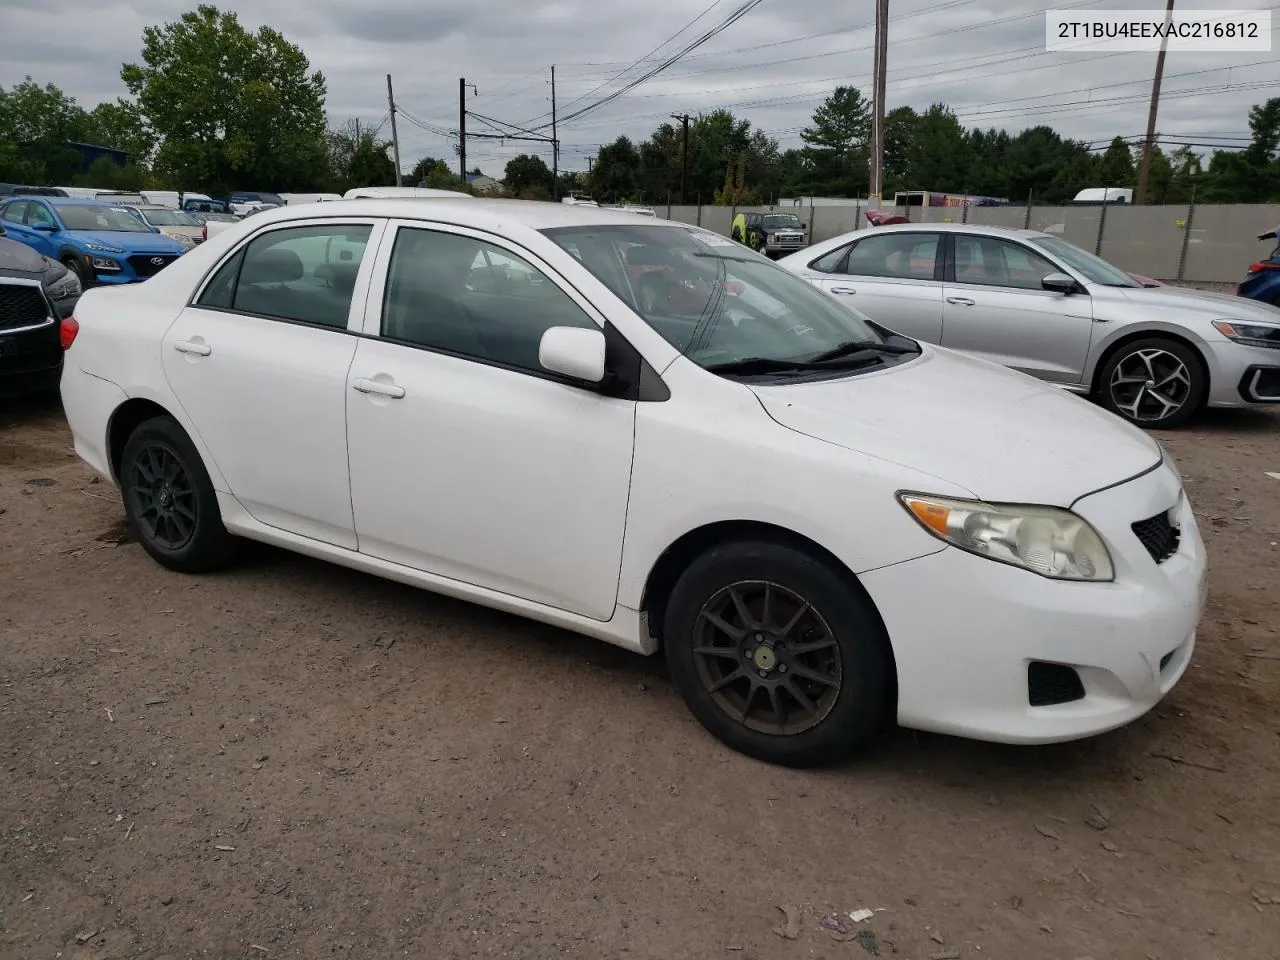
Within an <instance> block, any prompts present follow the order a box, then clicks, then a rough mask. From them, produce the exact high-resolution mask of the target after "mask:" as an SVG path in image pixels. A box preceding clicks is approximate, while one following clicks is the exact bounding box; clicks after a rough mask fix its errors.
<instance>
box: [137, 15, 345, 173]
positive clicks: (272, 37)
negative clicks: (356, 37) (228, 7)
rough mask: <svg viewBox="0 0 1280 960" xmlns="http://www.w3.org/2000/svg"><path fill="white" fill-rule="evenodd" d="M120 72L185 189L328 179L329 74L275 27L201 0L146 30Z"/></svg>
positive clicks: (162, 161) (164, 162)
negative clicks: (137, 58)
mask: <svg viewBox="0 0 1280 960" xmlns="http://www.w3.org/2000/svg"><path fill="white" fill-rule="evenodd" d="M120 76H121V79H123V80H124V83H125V86H126V87H127V88H128V89H129V92H130V93H131V94H132V95H133V96H134V97H135V98H136V99H137V102H138V107H139V109H140V111H141V114H142V117H143V118H144V119H145V121H146V124H147V126H148V128H149V129H150V130H151V132H152V133H153V134H154V135H155V136H156V138H157V139H158V141H159V143H160V147H159V151H158V153H157V156H156V166H157V167H158V168H159V169H160V170H161V171H162V172H163V173H164V174H166V175H167V176H168V177H169V178H170V179H172V180H174V181H175V182H177V183H180V184H181V185H183V186H186V187H188V188H190V187H193V186H194V187H197V188H203V189H205V190H207V191H208V190H211V191H214V192H223V191H225V190H229V189H237V188H239V189H247V188H260V189H264V188H269V189H275V190H299V191H305V190H309V189H313V188H315V187H316V186H318V185H322V184H324V182H325V181H326V179H327V175H328V172H329V171H328V168H329V152H328V150H327V147H326V143H325V115H324V98H325V92H326V88H325V80H324V76H323V75H322V74H321V73H319V72H314V73H313V72H311V68H310V63H309V62H308V60H307V58H306V55H305V54H303V52H302V50H301V49H300V48H298V47H297V46H295V45H294V44H292V43H289V42H288V41H287V40H285V39H284V37H283V36H281V35H280V33H278V32H277V31H276V30H273V29H272V28H271V27H268V26H263V27H260V28H259V29H258V30H257V32H256V33H249V32H248V31H247V30H245V28H244V27H243V26H241V24H240V21H239V19H238V18H237V16H236V14H235V13H230V12H228V13H224V12H222V11H220V10H218V8H217V7H213V6H208V5H201V6H199V7H197V8H196V9H195V10H193V11H188V12H187V13H184V14H183V15H182V16H181V18H180V19H178V20H177V21H174V22H170V23H165V24H163V25H161V26H158V27H156V26H152V27H147V28H146V29H145V30H144V31H143V39H142V63H140V64H137V63H128V64H125V65H124V67H123V68H122V69H121V71H120Z"/></svg>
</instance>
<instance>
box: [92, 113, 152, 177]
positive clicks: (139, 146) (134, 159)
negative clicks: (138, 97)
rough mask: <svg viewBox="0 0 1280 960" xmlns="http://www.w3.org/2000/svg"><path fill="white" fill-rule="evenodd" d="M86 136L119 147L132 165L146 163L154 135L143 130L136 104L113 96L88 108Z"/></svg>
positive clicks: (143, 125)
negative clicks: (111, 99)
mask: <svg viewBox="0 0 1280 960" xmlns="http://www.w3.org/2000/svg"><path fill="white" fill-rule="evenodd" d="M86 119H87V126H88V133H87V134H86V139H87V140H88V141H89V142H90V143H93V144H96V145H98V146H101V147H111V148H113V149H115V150H123V151H124V152H125V153H126V154H128V155H129V161H130V163H132V164H138V165H141V166H146V165H147V164H148V163H149V162H150V160H151V153H152V151H153V150H154V149H155V137H154V136H153V135H152V133H151V131H150V130H148V129H147V125H146V122H145V121H144V120H143V119H142V114H141V113H139V112H138V107H137V105H136V104H134V103H131V102H130V101H128V100H123V99H117V100H116V101H115V102H114V103H109V102H105V101H104V102H103V103H100V104H98V105H97V106H96V107H94V108H93V109H92V110H90V111H89V115H88V117H87V118H86Z"/></svg>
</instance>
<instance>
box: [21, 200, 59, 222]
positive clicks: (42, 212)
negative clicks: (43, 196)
mask: <svg viewBox="0 0 1280 960" xmlns="http://www.w3.org/2000/svg"><path fill="white" fill-rule="evenodd" d="M37 223H43V224H47V225H48V226H50V227H52V226H54V220H53V214H52V213H50V212H49V208H48V207H46V206H45V205H44V204H43V203H33V204H31V205H30V209H29V210H28V211H27V225H28V226H32V227H34V226H35V225H36V224H37Z"/></svg>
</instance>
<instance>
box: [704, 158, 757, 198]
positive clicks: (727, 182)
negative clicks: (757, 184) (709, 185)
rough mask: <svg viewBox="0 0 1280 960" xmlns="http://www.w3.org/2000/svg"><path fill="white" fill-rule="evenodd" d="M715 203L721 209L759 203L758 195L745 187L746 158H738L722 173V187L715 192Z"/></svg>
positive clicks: (748, 187)
mask: <svg viewBox="0 0 1280 960" xmlns="http://www.w3.org/2000/svg"><path fill="white" fill-rule="evenodd" d="M715 202H716V203H717V204H718V205H720V206H723V207H728V206H738V207H742V206H750V205H751V204H756V203H759V202H760V195H759V193H758V192H757V191H756V190H755V189H754V188H752V187H750V186H748V185H747V158H746V157H739V158H738V161H737V162H736V163H731V164H729V166H728V167H727V168H726V170H725V172H724V186H722V187H721V188H720V189H719V190H717V191H716V196H715Z"/></svg>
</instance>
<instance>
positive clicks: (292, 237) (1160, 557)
mask: <svg viewBox="0 0 1280 960" xmlns="http://www.w3.org/2000/svg"><path fill="white" fill-rule="evenodd" d="M62 340H63V344H64V345H65V346H66V347H67V348H68V351H69V352H68V354H67V357H66V363H65V365H64V374H63V379H62V395H63V401H64V405H65V408H66V412H67V417H68V419H69V421H70V424H71V429H72V432H73V434H74V437H75V447H76V450H77V452H78V453H79V455H80V456H81V457H82V458H83V459H84V460H85V461H86V462H87V463H88V464H89V465H90V466H91V467H93V468H94V469H96V470H97V471H99V472H100V473H102V474H103V475H104V476H105V477H108V478H109V479H111V480H112V481H113V482H115V483H116V484H118V485H119V487H120V488H121V490H122V492H123V498H124V505H125V511H126V513H127V515H128V518H129V520H130V521H131V522H132V524H133V525H134V527H135V528H136V530H137V533H138V536H139V538H140V540H141V543H142V545H143V547H144V548H145V549H146V550H147V551H148V553H150V554H151V556H152V557H154V558H155V559H156V560H157V561H158V562H160V563H161V564H163V565H165V566H166V567H169V568H172V569H174V570H180V571H190V572H194V571H204V570H210V569H212V568H215V567H218V566H220V565H222V564H225V563H227V562H229V561H231V560H232V558H233V557H234V555H235V553H236V547H237V544H238V543H239V542H240V541H241V539H242V538H243V539H249V540H260V541H265V542H268V543H272V544H276V545H278V546H281V547H285V548H287V549H291V550H296V551H298V552H301V553H306V554H309V555H311V556H315V557H321V558H324V559H327V560H331V561H333V562H335V563H339V564H343V565H345V566H348V567H351V568H354V569H358V570H364V571H367V572H370V573H374V574H377V575H379V576H384V577H388V578H391V579H395V580H399V581H402V582H405V583H410V584H415V585H418V586H421V587H424V588H426V589H429V590H434V591H437V592H440V593H444V594H449V595H451V596H455V597H461V598H464V599H467V600H472V601H475V602H477V603H481V604H485V605H487V606H491V607H496V608H498V609H502V610H506V611H509V612H512V613H516V614H521V615H524V616H526V617H530V618H533V619H536V620H541V621H543V622H546V623H551V624H556V625H558V626H561V627H564V628H565V629H568V630H572V631H577V632H579V633H584V634H588V635H590V636H594V637H598V638H600V639H602V640H605V641H608V642H610V643H614V644H618V645H619V646H622V647H625V648H627V649H629V650H633V651H635V652H637V653H641V654H653V653H656V652H658V651H659V650H662V651H663V653H664V655H665V657H666V659H667V662H668V664H669V666H670V672H671V675H672V678H673V680H674V682H675V684H676V686H677V687H678V689H679V690H680V692H681V694H682V695H683V696H684V698H685V700H686V702H687V703H688V705H689V707H690V709H691V710H692V711H693V713H694V714H695V715H696V716H697V718H698V719H699V720H700V721H701V722H702V723H703V724H704V725H705V726H706V727H707V729H708V730H710V731H711V732H712V733H713V734H715V735H716V736H717V737H719V738H720V739H722V740H723V741H725V742H726V743H728V744H729V745H731V746H732V747H734V748H736V749H738V750H740V751H742V752H744V753H747V754H750V755H752V756H755V757H759V758H762V759H765V760H768V761H772V762H778V763H785V764H792V765H809V764H816V763H821V762H825V761H829V760H833V759H835V758H838V757H841V756H843V755H846V754H847V753H849V752H850V751H851V750H852V749H853V748H855V747H857V746H858V745H859V744H861V743H863V742H865V741H866V740H867V739H868V738H869V737H871V736H872V734H873V733H874V732H875V731H876V729H877V727H878V726H879V725H880V724H881V722H882V721H884V720H885V719H887V718H893V717H896V719H897V720H898V721H899V722H900V723H901V724H903V725H905V726H909V727H915V728H921V729H926V730H935V731H942V732H946V733H954V734H961V735H966V736H971V737H976V738H981V739H988V740H995V741H1003V742H1009V743H1043V742H1049V741H1059V740H1068V739H1073V738H1078V737H1083V736H1088V735H1092V734H1096V733H1099V732H1102V731H1105V730H1109V729H1113V728H1115V727H1118V726H1120V725H1122V724H1125V723H1127V722H1129V721H1132V720H1133V719H1135V718H1136V717H1139V716H1141V715H1142V714H1143V713H1145V712H1146V711H1148V710H1149V709H1150V708H1151V707H1152V706H1153V705H1154V704H1155V703H1156V702H1157V701H1159V700H1160V698H1161V697H1163V696H1164V695H1165V694H1166V693H1167V692H1168V691H1169V690H1170V688H1172V687H1173V685H1174V684H1175V683H1176V682H1177V681H1178V680H1179V678H1180V677H1181V676H1182V675H1183V672H1184V671H1185V670H1186V668H1187V663H1188V661H1189V659H1190V657H1191V654H1192V648H1193V645H1194V637H1195V631H1196V625H1197V622H1198V621H1199V618H1200V614H1201V610H1202V607H1203V604H1204V583H1205V555H1204V550H1203V547H1202V545H1201V540H1200V535H1199V532H1198V530H1197V528H1196V524H1195V520H1194V518H1193V515H1192V511H1191V507H1190V506H1189V505H1188V503H1187V499H1186V497H1185V496H1184V495H1183V491H1182V483H1181V480H1180V478H1179V476H1178V473H1177V471H1176V470H1175V468H1174V467H1173V465H1172V464H1171V462H1170V461H1169V460H1168V459H1167V458H1165V457H1164V456H1163V455H1162V453H1161V449H1160V447H1159V446H1158V445H1157V444H1156V442H1155V441H1154V440H1152V439H1151V438H1149V437H1148V436H1146V435H1144V434H1143V433H1142V432H1140V431H1139V430H1136V429H1134V428H1132V427H1130V426H1129V425H1127V424H1125V423H1124V422H1122V421H1121V420H1119V419H1118V418H1116V417H1113V416H1111V415H1110V414H1108V413H1105V412H1103V411H1101V410H1098V409H1096V408H1094V407H1093V406H1091V405H1090V404H1088V403H1086V402H1085V401H1083V400H1081V399H1079V398H1077V397H1074V396H1071V395H1069V394H1066V393H1064V392H1062V391H1060V390H1057V389H1055V388H1053V387H1050V386H1045V385H1043V384H1040V383H1038V382H1037V381H1035V380H1033V379H1031V378H1030V377H1027V376H1025V375H1023V374H1019V373H1016V372H1012V371H1009V370H1005V369H1003V368H1001V367H997V366H995V365H992V364H988V363H985V362H982V361H979V360H974V359H970V358H966V357H964V356H961V355H958V354H955V353H952V352H950V351H947V350H945V349H940V348H937V347H933V346H929V345H927V344H921V343H917V342H916V341H913V340H910V339H907V338H904V337H901V336H898V335H896V334H892V333H890V332H888V331H887V330H885V329H884V328H883V327H880V326H878V325H876V324H874V323H872V322H870V321H868V320H866V319H865V318H863V317H860V316H859V315H858V314H857V313H855V312H853V311H850V310H847V309H845V308H844V307H842V306H841V305H839V304H838V303H836V302H835V300H834V299H833V298H831V297H830V296H828V295H827V294H825V293H823V292H821V291H819V290H817V289H816V288H814V287H812V286H811V285H809V284H807V283H805V282H804V281H802V280H800V279H799V278H797V277H795V276H794V275H792V274H790V273H788V272H787V271H785V270H783V269H782V268H780V267H778V266H776V265H774V264H772V263H770V262H768V261H766V260H764V259H763V258H761V257H759V256H757V255H755V254H753V253H751V252H750V251H746V250H744V249H743V248H742V247H740V246H739V245H736V244H734V243H733V242H732V241H729V240H726V239H724V238H722V237H718V236H716V235H715V234H712V233H710V232H707V231H702V230H696V229H689V228H685V227H683V226H682V225H679V224H669V223H665V222H655V221H637V219H636V217H635V216H634V215H631V214H628V213H625V212H613V211H606V210H600V209H598V208H591V207H581V206H570V205H567V204H533V203H520V202H514V201H497V200H477V199H466V200H457V201H454V200H443V199H442V200H436V201H432V202H430V203H423V202H421V201H404V200H351V201H345V202H343V203H341V204H338V203H334V204H331V205H323V206H309V207H303V208H298V209H291V208H282V209H278V210H273V211H269V212H266V213H261V214H258V215H256V216H254V217H251V218H249V219H248V220H245V221H244V222H242V223H238V224H234V225H232V226H231V227H230V228H229V229H227V230H226V231H224V232H222V233H219V234H217V235H216V236H213V237H210V239H209V240H208V241H207V242H206V243H204V244H202V245H201V246H200V247H199V248H197V249H196V250H194V251H192V252H191V253H189V254H187V255H186V256H184V257H183V258H182V259H181V260H179V261H178V262H177V263H175V264H173V265H172V266H170V267H169V268H168V269H166V270H165V271H163V272H162V273H160V274H159V275H157V276H156V277H153V278H152V279H151V280H149V281H147V283H145V284H140V285H138V287H136V288H131V289H127V290H90V291H89V292H88V293H86V294H85V295H84V297H83V299H82V300H81V301H80V304H79V307H78V308H77V310H76V319H73V320H68V321H66V322H65V324H64V327H63V330H62Z"/></svg>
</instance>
